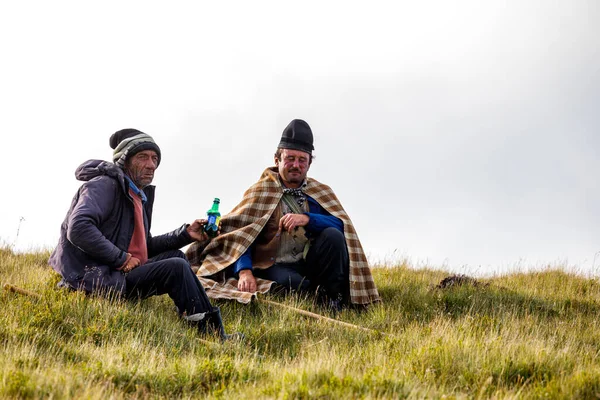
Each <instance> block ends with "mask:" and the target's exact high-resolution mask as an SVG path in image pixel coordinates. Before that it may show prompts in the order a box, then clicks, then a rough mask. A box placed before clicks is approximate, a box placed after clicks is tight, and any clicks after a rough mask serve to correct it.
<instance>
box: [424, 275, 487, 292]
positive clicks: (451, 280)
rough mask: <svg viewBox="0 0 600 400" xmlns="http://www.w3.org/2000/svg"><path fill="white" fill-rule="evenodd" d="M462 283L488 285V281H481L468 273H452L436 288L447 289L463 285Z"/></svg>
mask: <svg viewBox="0 0 600 400" xmlns="http://www.w3.org/2000/svg"><path fill="white" fill-rule="evenodd" d="M462 285H471V286H488V283H482V282H479V281H478V280H477V279H475V278H471V277H470V276H467V275H462V274H460V275H450V276H447V277H445V278H444V279H442V280H441V281H440V283H438V284H437V286H436V287H435V288H436V289H446V288H449V287H452V286H462Z"/></svg>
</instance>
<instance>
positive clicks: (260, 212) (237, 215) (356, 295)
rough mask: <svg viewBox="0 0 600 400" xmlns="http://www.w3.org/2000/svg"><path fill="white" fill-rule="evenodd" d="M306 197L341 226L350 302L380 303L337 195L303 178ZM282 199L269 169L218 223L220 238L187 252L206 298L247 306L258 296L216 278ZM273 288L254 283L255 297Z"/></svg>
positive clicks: (274, 174) (276, 176) (276, 179)
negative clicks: (348, 279) (348, 271)
mask: <svg viewBox="0 0 600 400" xmlns="http://www.w3.org/2000/svg"><path fill="white" fill-rule="evenodd" d="M304 193H306V195H308V196H310V197H312V198H313V199H315V200H316V201H317V202H318V203H319V204H320V205H321V207H323V208H324V209H325V210H327V211H328V212H329V213H330V214H331V215H333V216H335V217H338V218H339V219H341V220H342V222H343V223H344V236H345V238H346V244H347V247H348V254H349V256H350V301H351V302H352V303H354V304H369V303H372V302H375V301H379V300H380V299H379V294H378V292H377V287H375V282H374V281H373V277H372V275H371V270H370V269H369V264H368V263H367V258H366V256H365V253H364V251H363V248H362V246H361V244H360V241H359V240H358V236H357V235H356V231H355V230H354V226H353V225H352V221H351V220H350V217H348V214H346V212H345V211H344V209H343V207H342V205H341V204H340V201H339V200H338V198H337V197H336V195H335V194H334V193H333V191H332V190H331V188H330V187H329V186H327V185H324V184H322V183H320V182H318V181H316V180H314V179H312V178H307V180H306V186H305V188H304ZM282 195H283V188H282V185H281V182H280V180H279V174H278V172H277V168H275V167H271V168H267V169H266V170H265V171H264V172H263V174H262V176H261V177H260V179H259V181H258V182H257V183H255V184H254V185H252V186H251V187H250V188H249V189H248V190H247V191H246V192H245V193H244V197H243V199H242V201H241V202H240V203H239V204H238V205H237V206H236V207H235V208H234V209H233V210H232V211H231V212H230V213H229V214H227V215H225V216H224V217H223V218H222V219H221V231H222V234H221V235H220V236H218V237H217V238H215V239H213V240H212V241H211V242H210V243H209V244H208V245H207V246H206V247H205V248H202V245H201V244H200V243H199V242H196V243H194V244H192V245H191V246H190V247H189V248H188V250H187V257H188V259H189V260H190V263H191V264H192V266H195V267H198V271H197V275H198V277H199V279H200V281H201V282H202V284H203V286H204V288H205V289H206V293H207V295H208V296H209V297H210V298H213V299H216V298H225V299H235V300H237V301H239V302H242V303H248V302H250V300H252V297H253V296H255V295H256V294H252V293H247V292H240V291H238V290H237V281H236V280H235V279H233V278H230V279H229V280H228V281H223V280H221V281H220V282H218V281H216V280H214V278H215V274H217V273H218V272H221V271H223V270H224V269H225V268H227V267H228V266H230V265H231V264H233V263H234V262H235V261H237V260H238V258H240V257H241V256H242V254H244V252H245V251H246V250H247V249H248V247H250V245H251V244H252V243H253V242H254V240H255V239H256V238H257V236H258V235H259V233H260V232H261V231H262V229H263V227H264V226H265V225H266V223H267V221H268V220H269V218H270V217H271V214H273V211H274V210H275V208H276V207H277V204H279V201H280V200H281V197H282ZM217 279H218V278H217ZM273 283H274V282H271V281H266V280H263V279H257V291H258V292H260V293H266V292H267V291H269V289H270V287H271V285H272V284H273Z"/></svg>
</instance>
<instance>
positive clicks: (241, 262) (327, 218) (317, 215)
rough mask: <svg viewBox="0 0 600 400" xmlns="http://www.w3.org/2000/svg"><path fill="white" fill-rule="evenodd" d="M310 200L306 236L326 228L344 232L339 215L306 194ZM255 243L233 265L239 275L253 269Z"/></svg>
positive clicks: (234, 270)
mask: <svg viewBox="0 0 600 400" xmlns="http://www.w3.org/2000/svg"><path fill="white" fill-rule="evenodd" d="M306 200H307V201H308V209H309V210H310V212H307V213H304V215H308V218H309V220H308V224H307V225H306V226H305V227H304V228H305V229H306V236H307V237H308V238H309V239H310V237H311V236H316V235H318V234H319V233H321V232H323V230H324V229H325V228H335V229H337V230H338V231H340V232H342V233H344V223H343V222H342V220H341V219H339V218H338V217H334V216H333V215H331V214H329V213H328V212H327V211H326V210H325V209H324V208H323V207H321V205H320V204H319V203H317V202H316V200H315V199H313V198H312V197H310V196H306ZM253 246H254V244H252V245H251V246H250V247H248V250H246V252H245V253H244V254H242V256H241V257H240V258H239V259H238V260H237V261H236V262H235V264H234V265H233V272H234V273H235V274H236V275H237V274H238V273H239V272H240V271H241V270H243V269H249V270H252V248H253Z"/></svg>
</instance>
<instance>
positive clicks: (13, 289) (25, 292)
mask: <svg viewBox="0 0 600 400" xmlns="http://www.w3.org/2000/svg"><path fill="white" fill-rule="evenodd" d="M4 289H5V290H7V291H9V292H13V293H19V294H22V295H24V296H29V297H34V298H36V299H41V298H42V296H41V295H39V294H37V293H34V292H30V291H29V290H25V289H21V288H19V287H16V286H14V285H11V284H10V283H5V284H4Z"/></svg>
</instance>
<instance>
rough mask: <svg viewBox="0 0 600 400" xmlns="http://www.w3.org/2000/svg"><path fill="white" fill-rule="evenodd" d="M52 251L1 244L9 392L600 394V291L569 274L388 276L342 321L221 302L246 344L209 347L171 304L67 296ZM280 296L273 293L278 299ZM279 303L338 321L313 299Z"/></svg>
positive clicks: (405, 272) (396, 272) (4, 391)
mask: <svg viewBox="0 0 600 400" xmlns="http://www.w3.org/2000/svg"><path fill="white" fill-rule="evenodd" d="M48 255H49V254H47V253H36V254H25V255H16V254H13V253H12V252H10V251H9V250H7V249H0V282H2V283H5V282H10V283H13V284H15V285H17V286H20V287H22V288H26V289H29V290H33V291H35V292H37V293H39V294H41V295H42V296H43V297H42V299H41V300H36V299H34V298H31V297H27V296H21V295H17V294H14V293H9V292H7V291H5V290H0V310H1V311H0V352H1V354H2V357H0V375H1V378H0V398H7V397H8V398H10V397H17V398H39V397H44V398H47V397H53V398H92V399H104V398H116V399H120V398H174V397H180V398H198V397H209V398H250V399H252V398H331V399H337V398H515V397H518V398H596V397H597V396H600V362H599V352H600V329H599V322H598V315H599V311H600V284H599V283H598V282H597V281H596V280H590V279H584V278H581V277H578V276H575V275H569V274H566V273H563V272H560V271H556V270H549V271H544V272H539V273H528V274H511V275H506V276H501V277H497V278H493V279H489V280H486V281H485V283H487V285H481V286H471V285H463V286H458V287H451V288H446V289H435V288H433V286H434V285H435V284H437V283H438V282H440V280H441V279H442V278H444V277H445V276H446V274H445V273H444V272H440V271H431V270H413V269H410V268H408V267H406V266H404V265H402V266H394V267H388V268H376V269H375V270H374V271H373V272H374V275H375V280H376V282H377V284H378V287H379V289H380V293H381V295H382V297H383V301H384V302H383V304H381V305H378V306H374V307H372V308H370V309H369V310H368V311H365V312H358V311H344V312H343V313H341V314H340V315H339V316H338V317H337V318H339V319H341V320H343V321H347V322H351V323H354V324H359V325H361V326H364V327H368V328H372V329H376V330H379V331H381V332H385V333H386V334H387V335H380V334H373V333H368V332H363V331H359V330H352V329H349V328H345V327H341V326H336V325H333V324H330V323H324V322H320V321H316V320H313V319H310V318H308V317H303V316H299V315H298V314H296V313H294V312H292V311H288V310H285V309H282V308H279V307H277V306H272V305H267V304H264V303H262V304H261V303H256V304H251V305H249V306H242V305H238V304H235V303H230V302H219V303H218V304H219V305H220V306H221V307H222V310H223V314H224V319H225V324H226V327H227V329H228V330H229V331H234V330H239V331H243V332H244V333H245V334H246V340H245V341H244V342H242V343H233V344H225V345H212V344H207V343H205V342H202V341H199V340H198V335H197V333H196V332H195V331H194V329H192V328H188V327H186V326H185V325H184V324H183V323H182V322H181V321H179V320H178V318H177V316H176V314H175V312H174V311H173V305H172V303H171V301H170V299H169V298H168V297H166V296H164V297H160V298H152V299H149V300H146V301H144V302H140V303H130V302H119V301H109V300H106V299H103V298H96V297H85V296H83V295H81V294H78V293H70V292H66V291H60V290H57V289H55V284H56V282H57V281H58V278H57V276H56V275H55V274H54V273H53V272H52V270H51V269H50V268H49V267H47V265H46V262H47V258H48ZM271 299H273V298H271ZM277 301H281V302H285V303H286V304H289V305H293V306H295V307H299V308H303V309H306V310H311V311H315V312H321V313H322V312H323V311H322V310H319V308H318V307H315V306H314V305H313V304H312V303H311V301H310V299H305V298H298V297H290V298H287V299H277Z"/></svg>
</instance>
